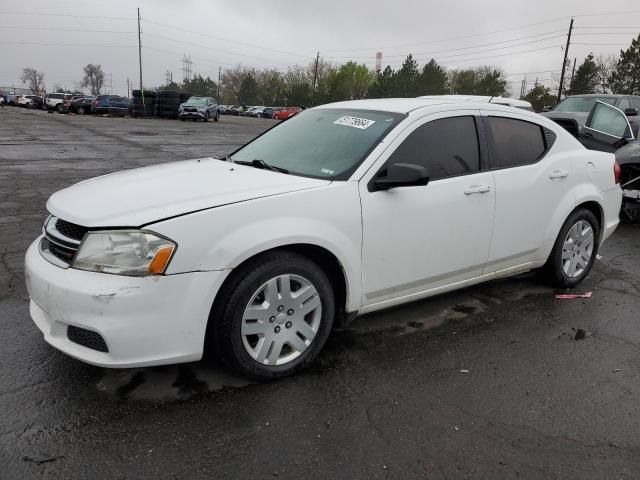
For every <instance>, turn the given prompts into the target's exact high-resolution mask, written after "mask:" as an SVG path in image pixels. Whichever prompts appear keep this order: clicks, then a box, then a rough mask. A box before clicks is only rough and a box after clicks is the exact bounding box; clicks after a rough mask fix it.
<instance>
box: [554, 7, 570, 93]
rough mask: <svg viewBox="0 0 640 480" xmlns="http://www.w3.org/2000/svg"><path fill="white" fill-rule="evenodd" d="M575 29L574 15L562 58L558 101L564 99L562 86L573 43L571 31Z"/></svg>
mask: <svg viewBox="0 0 640 480" xmlns="http://www.w3.org/2000/svg"><path fill="white" fill-rule="evenodd" d="M572 31H573V17H572V18H571V23H570V24H569V34H568V35H567V46H566V48H565V49H564V59H563V60H562V71H561V72H560V88H558V102H560V100H562V88H563V87H564V71H565V69H566V67H567V56H568V55H569V45H570V44H571V32H572Z"/></svg>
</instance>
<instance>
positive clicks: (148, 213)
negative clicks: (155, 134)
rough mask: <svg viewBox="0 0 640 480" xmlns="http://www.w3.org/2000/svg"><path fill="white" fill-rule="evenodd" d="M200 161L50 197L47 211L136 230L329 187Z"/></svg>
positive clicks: (127, 174)
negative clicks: (207, 211) (189, 215)
mask: <svg viewBox="0 0 640 480" xmlns="http://www.w3.org/2000/svg"><path fill="white" fill-rule="evenodd" d="M330 183H331V182H330V181H327V180H317V179H312V178H305V177H299V176H295V175H287V174H283V173H278V172H273V171H271V170H261V169H257V168H254V167H250V166H245V165H237V164H232V163H229V162H224V161H220V160H216V159H213V158H202V159H197V160H187V161H180V162H173V163H165V164H161V165H155V166H151V167H144V168H138V169H134V170H127V171H124V172H118V173H112V174H109V175H104V176H102V177H97V178H93V179H90V180H86V181H84V182H80V183H77V184H75V185H73V186H71V187H69V188H66V189H64V190H61V191H59V192H56V193H54V194H53V195H52V196H51V197H50V198H49V200H48V201H47V209H48V210H49V212H50V213H51V214H53V215H55V216H57V217H60V218H62V219H64V220H66V221H68V222H71V223H75V224H78V225H82V226H85V227H139V226H142V225H146V224H149V223H153V222H156V221H159V220H163V219H166V218H170V217H174V216H179V215H184V214H186V213H191V212H196V211H199V210H205V209H209V208H214V207H219V206H222V205H228V204H232V203H238V202H244V201H247V200H253V199H256V198H261V197H268V196H272V195H280V194H284V193H289V192H295V191H298V190H306V189H310V188H317V187H322V186H325V185H329V184H330Z"/></svg>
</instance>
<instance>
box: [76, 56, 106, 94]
mask: <svg viewBox="0 0 640 480" xmlns="http://www.w3.org/2000/svg"><path fill="white" fill-rule="evenodd" d="M103 84H104V72H103V71H102V66H101V65H93V64H92V63H90V64H88V65H87V66H86V67H84V77H83V78H82V84H81V85H82V87H83V88H84V87H89V89H90V90H91V95H100V90H102V85H103Z"/></svg>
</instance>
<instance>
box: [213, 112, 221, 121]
mask: <svg viewBox="0 0 640 480" xmlns="http://www.w3.org/2000/svg"><path fill="white" fill-rule="evenodd" d="M218 120H220V112H216V116H215V117H213V121H214V122H217V121H218Z"/></svg>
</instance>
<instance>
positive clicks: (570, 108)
mask: <svg viewBox="0 0 640 480" xmlns="http://www.w3.org/2000/svg"><path fill="white" fill-rule="evenodd" d="M598 100H600V101H601V102H604V103H608V104H609V105H613V104H614V103H616V98H615V97H569V98H565V99H564V100H563V101H561V102H560V103H559V104H558V105H556V106H555V108H554V109H553V111H554V112H584V113H589V112H590V111H591V109H592V108H593V106H594V105H595V104H596V102H597V101H598Z"/></svg>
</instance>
